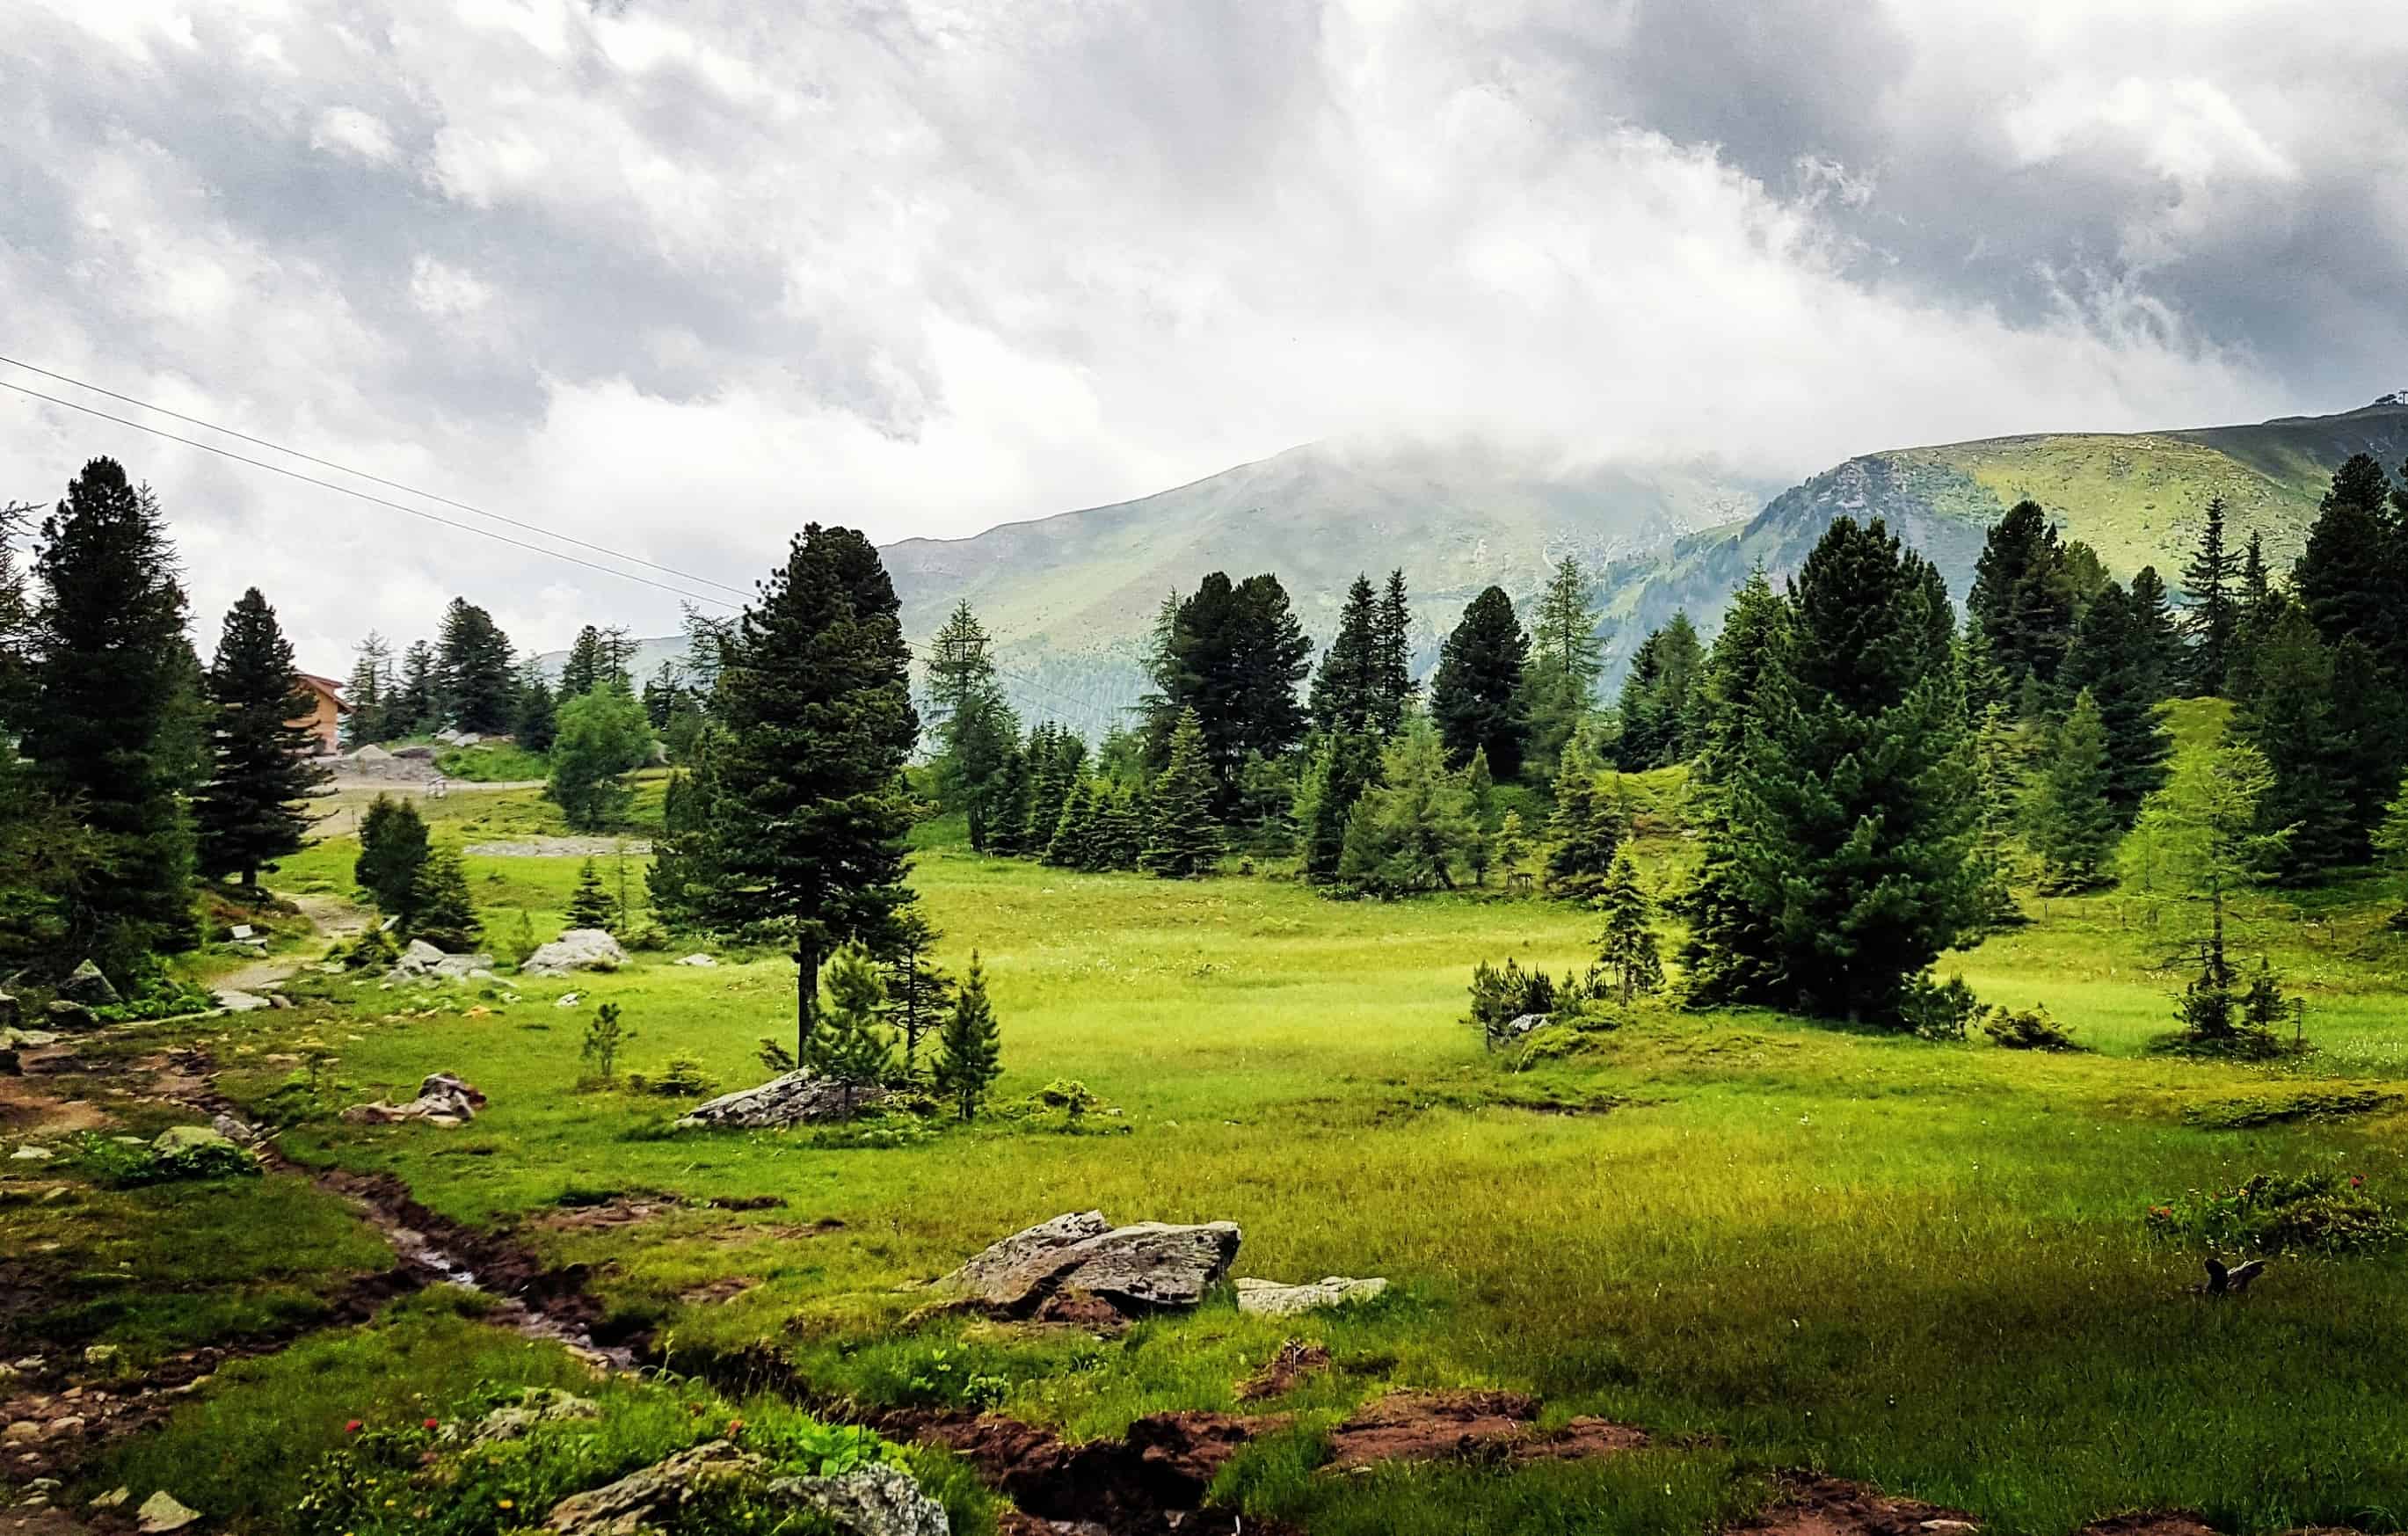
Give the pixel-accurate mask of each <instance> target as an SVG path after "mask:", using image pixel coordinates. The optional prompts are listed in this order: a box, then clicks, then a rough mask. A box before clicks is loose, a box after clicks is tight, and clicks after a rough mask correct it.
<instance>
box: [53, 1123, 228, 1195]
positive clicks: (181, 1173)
mask: <svg viewBox="0 0 2408 1536" xmlns="http://www.w3.org/2000/svg"><path fill="white" fill-rule="evenodd" d="M75 1156H76V1160H77V1161H78V1162H79V1163H81V1164H82V1165H83V1167H84V1168H85V1170H87V1171H89V1172H90V1173H91V1174H92V1176H93V1178H94V1179H96V1180H98V1181H99V1182H100V1183H102V1184H109V1185H111V1186H113V1187H115V1188H118V1189H136V1188H139V1187H141V1186H142V1185H145V1184H178V1183H181V1182H183V1181H185V1180H191V1179H240V1178H256V1177H258V1175H259V1159H258V1158H256V1157H254V1156H251V1153H250V1152H249V1151H248V1150H246V1149H245V1148H243V1147H240V1146H237V1145H236V1144H235V1143H234V1142H232V1141H195V1142H192V1143H190V1144H187V1145H183V1146H171V1147H170V1148H168V1149H167V1150H166V1151H164V1152H163V1151H160V1150H158V1149H157V1148H156V1147H155V1146H154V1145H152V1144H150V1143H148V1142H139V1141H136V1142H127V1141H119V1140H118V1139H116V1138H115V1137H110V1136H102V1135H99V1134H97V1133H95V1132H91V1131H87V1132H85V1133H84V1134H83V1135H82V1136H81V1137H80V1138H79V1139H78V1141H77V1143H76V1149H75Z"/></svg>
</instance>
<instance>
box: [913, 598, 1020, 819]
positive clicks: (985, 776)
mask: <svg viewBox="0 0 2408 1536" xmlns="http://www.w3.org/2000/svg"><path fill="white" fill-rule="evenodd" d="M993 648H994V641H993V639H991V638H990V637H989V636H988V634H987V631H986V626H985V625H984V624H981V623H980V622H979V618H978V615H977V614H976V613H973V612H972V611H970V605H969V604H968V602H962V603H957V604H955V605H954V608H953V616H952V617H951V618H949V619H947V620H946V621H945V626H944V627H943V628H942V629H940V630H939V631H938V632H937V637H936V639H934V640H933V641H931V642H930V645H929V650H928V719H927V721H926V725H927V729H928V734H929V738H930V739H931V740H932V741H933V742H934V743H935V747H936V754H935V760H934V765H933V766H934V767H935V768H936V779H937V788H938V798H939V804H941V805H943V806H944V807H946V808H947V809H948V810H953V809H958V810H960V811H963V813H964V815H965V817H966V818H967V820H968V826H969V839H970V846H971V847H972V848H973V849H976V850H978V851H980V852H982V853H983V852H985V851H986V849H987V846H988V843H989V841H990V840H991V838H992V835H993V830H994V827H995V825H996V821H995V811H996V805H995V802H996V791H997V788H998V786H997V783H996V779H997V776H998V775H999V774H1000V773H1002V771H1003V770H1004V767H1005V763H1006V760H1007V758H1008V757H1009V756H1010V754H1011V752H1012V750H1013V749H1014V747H1015V746H1016V745H1017V743H1018V739H1019V732H1020V724H1019V722H1018V721H1017V720H1015V719H1014V718H1013V717H1012V713H1011V706H1010V705H1008V704H1006V703H1005V702H1004V697H1003V689H1002V685H1001V684H1000V683H999V682H997V681H996V667H995V658H994V656H993V654H992V651H993Z"/></svg>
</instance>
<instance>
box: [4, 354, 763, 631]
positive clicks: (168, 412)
mask: <svg viewBox="0 0 2408 1536" xmlns="http://www.w3.org/2000/svg"><path fill="white" fill-rule="evenodd" d="M0 363H6V364H7V365H8V366H10V367H12V368H23V369H24V370H25V371H26V372H28V373H38V374H40V375H41V376H42V377H43V378H45V379H55V380H58V381H59V382H61V383H63V384H73V385H74V386H75V387H76V388H78V389H88V390H90V391H92V392H93V394H94V395H107V396H108V397H109V398H110V399H112V400H122V401H124V402H125V403H126V404H127V405H129V406H137V407H139V408H140V409H144V410H150V411H155V412H157V413H158V414H160V415H162V416H172V417H174V418H175V419H176V420H177V421H179V422H187V423H191V424H192V425H193V426H197V427H203V428H206V429H208V431H211V432H222V433H224V434H225V435H226V436H227V437H229V438H240V439H241V440H242V441H244V442H247V443H254V444H256V445H258V446H259V447H261V448H265V449H270V450H273V451H274V452H279V453H285V454H290V455H291V456H292V457H294V458H296V459H301V460H303V461H305V462H307V463H309V464H314V465H318V466H320V467H322V468H327V469H333V470H337V471H338V472H340V473H342V474H346V475H355V476H357V477H358V478H359V479H361V480H365V481H371V482H373V483H375V484H378V485H381V486H384V487H386V488H387V489H388V490H394V491H400V492H403V493H405V494H406V495H413V496H422V497H423V498H425V499H426V500H428V501H435V502H440V503H442V504H443V505H444V506H446V507H456V508H458V509H459V510H462V511H464V512H471V513H474V514H475V515H477V516H478V517H482V518H490V519H492V520H493V521H494V522H495V523H503V524H509V526H511V527H513V528H523V529H524V530H525V531H526V532H528V533H532V534H540V535H542V536H543V537H544V538H556V539H558V540H560V541H561V542H562V543H564V544H574V545H576V546H577V547H578V548H580V549H585V550H592V551H594V552H595V553H597V554H607V555H609V556H610V557H611V558H612V559H615V560H624V561H627V562H628V563H630V564H632V565H638V566H646V567H651V568H652V569H653V570H656V571H659V572H661V573H662V574H663V575H665V576H674V577H676V578H678V580H680V581H695V582H699V583H700V584H701V585H703V586H707V587H717V588H719V590H721V591H722V592H732V593H734V594H735V595H736V596H738V597H750V596H752V594H751V593H750V592H747V591H746V590H745V589H744V588H742V587H737V586H730V585H728V584H727V583H726V582H724V581H717V580H714V579H713V578H711V577H709V576H697V575H695V573H694V572H692V571H685V570H680V569H678V568H677V567H674V566H664V565H662V564H660V563H659V562H658V561H654V560H647V559H645V558H644V557H643V556H642V555H639V554H629V553H627V552H626V551H624V550H614V549H612V548H610V547H609V545H607V544H594V543H589V542H587V541H586V540H584V539H582V538H577V537H575V536H574V535H572V534H565V533H554V532H553V531H552V529H550V528H546V527H544V526H542V525H540V524H534V523H527V522H523V521H521V520H520V519H518V518H515V517H506V516H504V515H503V514H502V513H500V512H489V511H487V510H484V509H483V508H481V507H475V506H471V505H469V504H468V503H467V502H465V501H457V500H454V499H452V497H450V496H447V495H438V494H437V493H436V492H433V491H422V490H420V489H419V488H418V487H416V486H414V485H405V484H403V483H402V482H401V481H397V480H387V479H385V478H384V477H383V476H382V475H374V474H370V473H369V472H368V471H366V470H365V469H354V468H352V467H351V466H350V465H348V464H339V463H337V462H336V461H335V460H333V459H326V458H320V457H319V456H318V455H317V454H315V453H310V452H304V451H302V450H301V449H298V448H287V447H286V446H285V445H284V444H282V443H279V442H274V441H271V440H269V439H268V438H257V437H253V436H252V435H251V434H250V433H248V432H244V431H242V430H240V429H238V428H236V427H231V426H221V425H219V424H218V423H215V422H210V421H204V420H203V419H202V418H200V417H198V416H187V415H185V414H184V413H183V412H182V411H180V410H172V409H168V408H167V407H165V406H163V405H158V404H155V403H153V402H151V401H149V400H144V399H139V398H137V397H136V396H134V395H122V394H120V393H119V392H117V391H116V390H113V389H109V388H108V387H106V386H104V385H100V384H95V383H93V382H91V381H90V380H83V379H78V378H75V377H74V376H72V375H70V374H64V373H59V372H55V371H53V370H52V369H50V368H46V367H42V366H39V365H37V364H33V363H28V362H25V361H24V360H23V359H22V358H16V357H10V356H7V354H6V353H0ZM9 387H10V388H11V389H16V388H21V387H22V386H20V385H15V384H11V385H10V386H9ZM26 393H27V394H33V393H34V392H33V391H31V390H28V391H26ZM40 398H43V399H49V398H50V396H48V395H42V396H40ZM57 403H58V404H61V405H66V404H68V402H66V401H64V400H62V401H59V402H57ZM72 409H82V408H80V407H76V408H72ZM94 414H99V413H98V412H95V413H94ZM108 419H109V420H110V421H118V420H121V419H122V418H119V417H115V416H111V417H109V418H108ZM126 424H127V425H129V426H133V425H136V423H131V422H128V423H126ZM162 435H163V436H165V434H162ZM176 440H177V441H179V442H181V441H184V440H185V439H183V438H177V439H176ZM193 446H195V447H199V446H203V445H200V444H194V445H193ZM244 462H245V463H254V462H256V461H254V460H248V459H246V460H244ZM267 467H271V468H272V467H273V466H267ZM317 483H322V482H317Z"/></svg>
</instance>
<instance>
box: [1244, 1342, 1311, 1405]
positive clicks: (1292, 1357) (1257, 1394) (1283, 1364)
mask: <svg viewBox="0 0 2408 1536" xmlns="http://www.w3.org/2000/svg"><path fill="white" fill-rule="evenodd" d="M1328 1369H1329V1351H1328V1350H1326V1349H1325V1348H1323V1347H1322V1346H1321V1345H1319V1344H1309V1343H1306V1342H1304V1341H1303V1340H1301V1339H1290V1340H1289V1341H1288V1342H1285V1343H1283V1344H1282V1345H1280V1347H1279V1353H1278V1354H1276V1355H1274V1356H1272V1357H1270V1358H1269V1359H1268V1360H1266V1361H1264V1362H1263V1368H1262V1369H1261V1370H1260V1371H1255V1372H1254V1374H1253V1375H1251V1376H1249V1377H1247V1378H1246V1379H1245V1380H1244V1381H1241V1382H1240V1383H1239V1384H1238V1400H1239V1401H1240V1402H1260V1401H1262V1400H1264V1399H1265V1398H1276V1397H1278V1396H1280V1395H1281V1394H1282V1393H1284V1392H1293V1391H1295V1390H1296V1389H1297V1387H1298V1386H1299V1385H1303V1383H1304V1380H1305V1378H1306V1377H1308V1376H1316V1375H1319V1374H1320V1373H1321V1372H1322V1371H1326V1370H1328Z"/></svg>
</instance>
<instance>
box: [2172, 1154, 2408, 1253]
mask: <svg viewBox="0 0 2408 1536" xmlns="http://www.w3.org/2000/svg"><path fill="white" fill-rule="evenodd" d="M2147 1226H2148V1229H2149V1233H2150V1235H2151V1236H2152V1237H2155V1238H2157V1239H2158V1240H2159V1241H2161V1242H2175V1243H2180V1244H2181V1245H2183V1246H2184V1247H2186V1248H2193V1249H2200V1250H2203V1251H2205V1252H2207V1253H2211V1254H2217V1253H2229V1254H2237V1253H2255V1254H2359V1253H2371V1252H2374V1251H2377V1250H2381V1249H2385V1248H2389V1247H2391V1246H2393V1245H2394V1244H2396V1243H2397V1242H2399V1241H2400V1239H2401V1222H2400V1218H2399V1217H2398V1216H2396V1215H2394V1214H2393V1213H2392V1212H2391V1210H2390V1208H2389V1207H2388V1206H2386V1205H2385V1204H2384V1203H2383V1202H2382V1201H2380V1200H2378V1199H2375V1198H2374V1197H2373V1196H2372V1195H2371V1194H2369V1193H2368V1192H2367V1189H2366V1180H2365V1179H2364V1178H2363V1177H2362V1176H2361V1175H2358V1174H2355V1173H2352V1174H2346V1175H2344V1174H2341V1173H2334V1172H2329V1171H2324V1170H2318V1171H2316V1172H2313V1173H2290V1174H2286V1173H2256V1174H2252V1175H2250V1177H2248V1178H2246V1179H2244V1180H2243V1181H2242V1182H2241V1183H2240V1184H2236V1185H2234V1186H2233V1187H2232V1188H2230V1189H2210V1190H2198V1189H2187V1190H2185V1191H2184V1192H2183V1193H2182V1194H2181V1195H2179V1196H2177V1197H2176V1198H2175V1199H2171V1200H2169V1201H2167V1202H2165V1203H2164V1204H2162V1205H2154V1206H2151V1207H2150V1208H2149V1213H2148V1217H2147Z"/></svg>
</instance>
